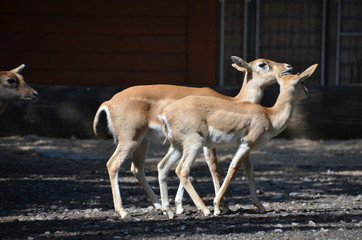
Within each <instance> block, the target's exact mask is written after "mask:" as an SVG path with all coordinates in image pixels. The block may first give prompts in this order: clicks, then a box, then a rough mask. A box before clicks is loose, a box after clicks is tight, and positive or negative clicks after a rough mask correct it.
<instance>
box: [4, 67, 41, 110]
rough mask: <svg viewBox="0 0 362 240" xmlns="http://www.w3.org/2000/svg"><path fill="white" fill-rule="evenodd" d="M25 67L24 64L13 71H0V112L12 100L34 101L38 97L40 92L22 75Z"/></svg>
mask: <svg viewBox="0 0 362 240" xmlns="http://www.w3.org/2000/svg"><path fill="white" fill-rule="evenodd" d="M24 67H25V65H24V64H22V65H20V66H19V67H17V68H15V69H13V70H11V71H0V114H1V113H2V112H3V111H4V110H5V108H6V107H7V106H8V105H9V104H10V103H11V102H15V101H31V102H33V101H35V100H36V99H37V98H38V93H37V92H36V91H35V90H34V89H32V88H31V87H29V86H28V85H27V84H26V83H25V81H24V79H23V76H21V75H20V72H21V71H22V70H23V69H24Z"/></svg>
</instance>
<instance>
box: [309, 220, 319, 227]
mask: <svg viewBox="0 0 362 240" xmlns="http://www.w3.org/2000/svg"><path fill="white" fill-rule="evenodd" d="M308 225H309V226H311V227H315V226H317V224H316V223H315V222H313V221H312V220H310V221H309V222H308Z"/></svg>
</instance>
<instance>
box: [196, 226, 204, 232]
mask: <svg viewBox="0 0 362 240" xmlns="http://www.w3.org/2000/svg"><path fill="white" fill-rule="evenodd" d="M203 231H204V229H202V228H200V227H197V228H196V232H203Z"/></svg>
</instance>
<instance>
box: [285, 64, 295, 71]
mask: <svg viewBox="0 0 362 240" xmlns="http://www.w3.org/2000/svg"><path fill="white" fill-rule="evenodd" d="M285 67H286V69H288V71H293V67H292V66H291V65H289V64H285Z"/></svg>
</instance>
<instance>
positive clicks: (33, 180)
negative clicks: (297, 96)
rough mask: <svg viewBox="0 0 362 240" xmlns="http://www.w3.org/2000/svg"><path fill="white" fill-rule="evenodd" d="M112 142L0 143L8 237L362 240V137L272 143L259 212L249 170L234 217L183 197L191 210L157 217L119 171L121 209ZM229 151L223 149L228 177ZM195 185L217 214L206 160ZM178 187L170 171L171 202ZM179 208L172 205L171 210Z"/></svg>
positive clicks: (259, 154) (234, 191)
mask: <svg viewBox="0 0 362 240" xmlns="http://www.w3.org/2000/svg"><path fill="white" fill-rule="evenodd" d="M114 148H115V146H114V145H113V143H112V140H79V139H52V138H42V137H37V136H26V137H3V138H0V238H1V239H27V240H32V239H101V240H103V239H297V240H302V239H303V240H304V239H353V240H355V239H362V140H348V141H310V140H283V139H274V140H272V141H271V142H270V143H268V145H267V146H266V147H265V148H263V149H262V150H260V151H256V152H254V153H253V154H252V156H251V159H252V160H253V162H254V163H255V177H256V179H255V180H256V184H257V187H258V189H259V190H258V192H259V196H260V199H261V201H262V203H263V204H264V206H266V208H267V212H266V213H264V214H260V213H258V212H257V211H256V210H255V208H254V207H253V206H252V205H251V200H250V196H249V190H248V185H247V182H246V180H245V178H244V177H243V174H242V171H240V174H238V175H237V177H236V178H235V179H234V181H233V182H232V184H231V186H230V188H229V190H228V192H227V196H226V200H227V202H228V203H229V205H230V207H231V210H232V211H231V212H229V213H227V214H223V215H221V216H217V217H215V216H208V217H205V216H203V215H202V214H201V212H199V211H197V209H196V207H195V206H194V205H193V204H192V202H191V200H190V198H189V196H188V195H185V200H184V204H185V208H186V210H185V213H183V214H181V215H177V216H176V217H175V219H173V220H168V219H167V218H166V216H165V215H163V214H162V213H161V212H159V211H157V210H155V209H154V208H153V207H152V206H151V204H150V202H149V201H148V200H147V198H146V196H145V194H144V192H143V190H142V189H141V187H140V186H139V185H138V183H137V182H136V179H135V177H133V176H132V175H131V173H130V171H129V164H128V166H125V167H123V168H122V169H121V170H120V188H121V194H122V197H123V203H124V205H125V208H126V210H127V211H128V212H129V213H130V214H129V216H128V217H126V218H125V219H121V218H120V217H119V216H118V215H117V214H116V213H115V212H114V211H113V203H112V196H111V190H110V184H109V180H108V174H107V170H106V167H105V163H106V161H107V159H108V158H109V157H110V156H111V154H112V152H113V150H114ZM165 151H166V146H162V145H151V146H150V153H149V159H148V161H147V163H146V175H147V177H148V180H149V182H150V183H151V185H152V187H153V188H154V190H155V192H156V193H157V194H159V189H158V183H157V171H156V165H157V164H156V163H157V160H159V159H161V157H162V155H163V154H164V153H165ZM231 156H232V154H231V152H219V157H220V166H221V170H222V172H223V173H225V172H226V170H227V167H228V163H229V162H230V158H231ZM191 173H192V176H193V179H194V186H195V188H196V190H197V191H198V192H199V194H200V196H201V197H202V198H203V200H204V201H205V203H206V205H208V206H210V209H211V210H213V208H212V200H213V197H214V194H213V186H212V182H211V178H210V174H209V172H208V170H207V166H206V164H205V162H204V160H203V159H202V158H200V159H199V160H198V161H197V162H196V164H195V166H194V167H193V169H192V172H191ZM177 186H178V180H177V177H176V175H175V174H174V172H171V173H170V181H169V187H170V197H172V198H174V196H175V193H176V190H177ZM172 204H173V203H172Z"/></svg>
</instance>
